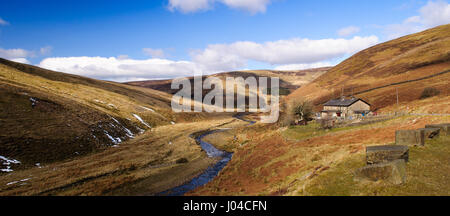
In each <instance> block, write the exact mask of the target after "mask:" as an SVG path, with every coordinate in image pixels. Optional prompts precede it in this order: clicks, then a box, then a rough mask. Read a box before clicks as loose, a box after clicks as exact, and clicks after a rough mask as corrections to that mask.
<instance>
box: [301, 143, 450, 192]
mask: <svg viewBox="0 0 450 216" xmlns="http://www.w3.org/2000/svg"><path fill="white" fill-rule="evenodd" d="M449 143H450V137H449V136H446V137H440V138H439V139H434V140H428V141H427V142H426V145H425V146H424V147H412V148H410V153H409V155H410V160H409V162H408V164H407V182H406V183H405V184H402V185H392V184H390V183H387V182H384V181H378V182H359V181H355V180H354V179H353V171H354V170H355V169H357V168H360V167H362V166H364V165H365V164H364V161H365V158H364V157H365V156H364V154H357V155H354V156H351V157H349V158H347V159H345V160H344V161H342V162H340V163H339V164H337V165H336V166H335V167H333V168H331V169H329V170H328V171H326V172H324V173H323V174H321V175H320V176H318V177H317V178H315V179H313V180H312V181H311V182H309V183H308V184H307V185H306V186H305V187H304V188H301V189H300V190H298V191H296V192H294V193H293V194H294V195H295V194H296V195H312V196H320V195H325V196H355V195H356V196H360V195H363V196H393V195H395V196H430V195H432V196H448V195H450V183H449V181H450V157H449V155H450V146H449V145H448V144H449Z"/></svg>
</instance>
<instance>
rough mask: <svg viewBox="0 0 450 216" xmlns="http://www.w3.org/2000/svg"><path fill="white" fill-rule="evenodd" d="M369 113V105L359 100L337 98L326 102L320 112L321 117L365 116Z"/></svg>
mask: <svg viewBox="0 0 450 216" xmlns="http://www.w3.org/2000/svg"><path fill="white" fill-rule="evenodd" d="M369 113H370V104H369V103H367V102H366V101H364V100H363V99H360V98H355V97H351V98H345V97H342V98H339V99H333V100H330V101H328V102H326V103H325V104H324V105H323V110H322V111H321V117H322V118H324V117H342V118H348V117H351V116H354V117H356V116H366V115H368V114H369Z"/></svg>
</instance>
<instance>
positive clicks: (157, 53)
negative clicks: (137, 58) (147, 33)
mask: <svg viewBox="0 0 450 216" xmlns="http://www.w3.org/2000/svg"><path fill="white" fill-rule="evenodd" d="M142 52H144V54H146V55H148V56H151V57H152V58H163V57H164V51H163V50H162V49H152V48H143V49H142Z"/></svg>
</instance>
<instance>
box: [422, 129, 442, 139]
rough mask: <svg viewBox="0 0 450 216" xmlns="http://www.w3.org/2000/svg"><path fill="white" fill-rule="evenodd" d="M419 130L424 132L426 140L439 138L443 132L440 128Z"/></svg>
mask: <svg viewBox="0 0 450 216" xmlns="http://www.w3.org/2000/svg"><path fill="white" fill-rule="evenodd" d="M419 130H422V131H423V132H424V136H425V139H433V138H436V137H439V133H440V131H441V129H440V128H421V129H419Z"/></svg>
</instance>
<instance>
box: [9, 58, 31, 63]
mask: <svg viewBox="0 0 450 216" xmlns="http://www.w3.org/2000/svg"><path fill="white" fill-rule="evenodd" d="M10 60H11V61H14V62H19V63H23V64H31V62H30V61H28V59H26V58H13V59H10Z"/></svg>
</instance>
